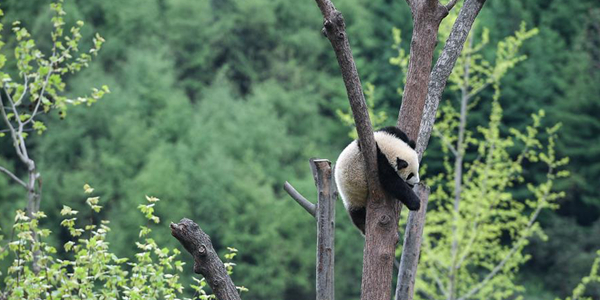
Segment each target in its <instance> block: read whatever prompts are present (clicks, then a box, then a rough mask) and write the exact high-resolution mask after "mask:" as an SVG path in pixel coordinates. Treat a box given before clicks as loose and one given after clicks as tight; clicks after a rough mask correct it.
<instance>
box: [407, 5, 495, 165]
mask: <svg viewBox="0 0 600 300" xmlns="http://www.w3.org/2000/svg"><path fill="white" fill-rule="evenodd" d="M484 3H485V0H465V3H464V5H463V7H462V8H461V10H460V13H459V14H458V18H457V19H456V22H455V23H454V26H453V27H452V31H451V32H450V36H449V37H448V40H447V41H446V44H445V45H444V49H443V50H442V53H441V54H440V57H439V58H438V60H437V62H436V63H435V66H434V67H433V71H432V72H431V77H430V78H429V87H428V91H427V98H426V99H425V109H424V111H423V118H422V119H421V125H420V127H421V128H422V129H421V130H420V131H419V138H418V140H417V152H418V153H419V159H420V158H421V157H422V156H423V152H424V151H425V149H426V148H427V145H428V144H429V138H430V137H431V131H432V130H433V123H434V122H435V114H436V112H437V109H438V106H439V103H440V99H441V98H442V92H443V91H444V88H445V87H446V83H447V81H448V77H449V76H450V73H451V72H452V69H453V68H454V64H455V63H456V60H457V59H458V57H459V56H460V53H461V52H462V48H463V45H464V44H465V41H466V40H467V36H468V35H469V31H471V27H472V26H473V22H475V18H476V17H477V15H478V14H479V11H480V10H481V8H482V7H483V4H484Z"/></svg>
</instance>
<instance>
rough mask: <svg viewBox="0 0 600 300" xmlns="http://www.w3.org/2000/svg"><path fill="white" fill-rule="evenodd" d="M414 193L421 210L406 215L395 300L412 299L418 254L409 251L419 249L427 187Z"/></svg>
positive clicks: (427, 192) (419, 188) (421, 185)
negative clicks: (419, 200) (419, 201)
mask: <svg viewBox="0 0 600 300" xmlns="http://www.w3.org/2000/svg"><path fill="white" fill-rule="evenodd" d="M415 192H416V194H417V196H418V197H419V199H421V208H420V209H419V210H418V211H415V212H411V213H410V214H409V215H408V223H407V226H406V231H405V232H404V244H403V249H402V257H401V258H400V268H399V270H398V282H397V284H396V300H401V299H412V296H413V294H414V286H415V279H416V273H417V272H416V270H417V264H418V263H419V255H420V252H419V251H417V252H413V251H410V250H411V249H420V248H421V242H422V241H423V228H424V227H425V213H426V212H427V202H428V199H429V187H427V186H426V185H424V184H418V185H417V186H416V187H415ZM409 225H410V226H409ZM405 251H410V252H406V254H405Z"/></svg>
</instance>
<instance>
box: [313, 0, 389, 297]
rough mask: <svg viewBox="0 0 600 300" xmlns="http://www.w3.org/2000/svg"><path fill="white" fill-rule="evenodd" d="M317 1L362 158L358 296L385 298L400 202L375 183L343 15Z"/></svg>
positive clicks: (372, 147)
mask: <svg viewBox="0 0 600 300" xmlns="http://www.w3.org/2000/svg"><path fill="white" fill-rule="evenodd" d="M317 5H318V6H319V8H320V9H321V13H322V14H323V19H324V21H323V25H324V29H323V33H324V34H325V35H326V36H327V38H328V39H329V41H330V42H331V45H332V46H333V50H334V52H335V54H336V57H337V60H338V64H339V66H340V69H341V72H342V77H343V79H344V84H345V85H346V91H347V93H348V100H349V101H350V107H351V108H352V113H353V115H354V121H355V124H356V130H357V132H358V141H359V143H360V146H361V150H362V151H361V152H362V154H363V156H364V158H365V165H366V174H367V185H368V187H369V201H368V204H367V220H366V223H367V226H366V237H365V248H364V253H363V276H362V286H361V289H362V295H361V299H373V300H375V299H377V300H388V299H390V297H391V288H390V285H391V282H392V267H393V261H394V252H395V247H396V244H397V241H398V233H397V227H398V222H397V221H398V215H399V212H400V205H399V204H398V201H397V200H395V199H391V198H389V197H387V196H386V195H385V194H384V192H383V191H382V190H381V187H380V185H379V183H378V180H379V179H378V176H377V168H376V166H377V159H376V152H375V140H374V138H373V129H372V126H371V121H370V119H369V114H368V111H367V106H366V103H365V98H364V94H363V91H362V86H361V83H360V79H359V77H358V73H357V71H356V65H355V64H354V59H353V57H352V51H351V50H350V44H349V42H348V38H347V35H346V29H345V27H346V26H345V24H344V18H343V17H342V14H341V13H340V12H339V11H337V10H336V9H335V7H334V5H333V3H332V2H331V1H329V0H317Z"/></svg>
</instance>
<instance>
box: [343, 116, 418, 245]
mask: <svg viewBox="0 0 600 300" xmlns="http://www.w3.org/2000/svg"><path fill="white" fill-rule="evenodd" d="M374 137H375V142H376V144H377V168H378V174H379V182H380V183H381V186H382V187H383V190H384V191H385V192H386V193H388V194H389V195H390V196H392V197H394V198H396V199H398V200H400V201H402V203H404V205H406V207H408V209H410V210H419V208H420V207H421V203H420V200H419V198H418V197H417V195H415V193H414V192H413V191H412V187H413V186H414V185H415V184H417V183H418V182H419V157H418V155H417V152H416V151H415V142H414V141H412V140H410V139H409V138H408V136H407V135H406V134H405V133H404V132H403V131H402V130H400V129H399V128H398V127H395V126H390V127H385V128H382V129H380V130H378V131H375V132H374ZM334 176H335V183H336V185H337V188H338V192H339V194H340V195H341V197H342V200H343V202H344V206H345V208H346V210H347V211H348V214H349V215H350V218H351V219H352V222H353V223H354V225H356V227H358V229H359V230H360V231H361V232H362V234H363V235H364V234H365V220H366V216H367V208H366V206H367V198H368V188H367V178H366V175H365V163H364V158H363V155H362V153H361V152H360V145H359V143H358V141H357V140H355V141H353V142H352V143H350V144H349V145H348V146H347V147H346V148H345V149H344V151H342V153H340V156H339V157H338V159H337V162H336V165H335V172H334Z"/></svg>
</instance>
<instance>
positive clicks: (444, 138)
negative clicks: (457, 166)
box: [433, 127, 458, 156]
mask: <svg viewBox="0 0 600 300" xmlns="http://www.w3.org/2000/svg"><path fill="white" fill-rule="evenodd" d="M433 133H434V134H435V135H436V136H437V137H438V138H439V139H440V140H442V143H444V145H445V146H446V147H448V149H450V152H452V154H454V156H458V151H456V148H454V146H453V145H452V144H451V143H450V141H448V139H447V138H446V136H445V135H443V134H442V133H441V132H440V131H439V130H437V129H436V128H435V127H434V128H433Z"/></svg>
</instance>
